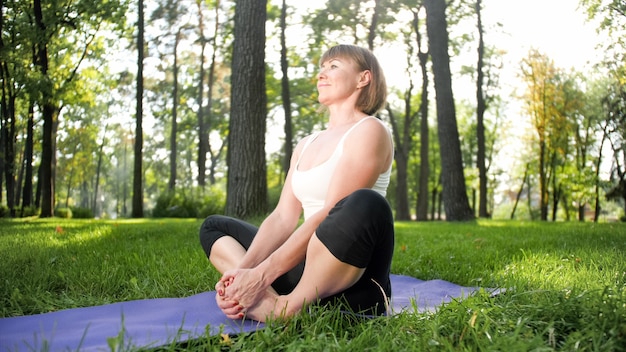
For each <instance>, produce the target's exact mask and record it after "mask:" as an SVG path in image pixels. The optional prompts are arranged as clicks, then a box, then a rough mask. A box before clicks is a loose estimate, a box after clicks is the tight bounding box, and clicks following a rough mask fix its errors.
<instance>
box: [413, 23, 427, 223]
mask: <svg viewBox="0 0 626 352" xmlns="http://www.w3.org/2000/svg"><path fill="white" fill-rule="evenodd" d="M413 27H414V28H413V29H414V31H415V34H416V36H417V47H418V50H419V52H418V54H417V57H418V59H419V63H420V68H421V71H422V95H421V102H420V111H419V113H420V171H419V180H418V182H419V185H418V191H417V204H416V207H415V218H416V220H417V221H426V220H428V178H429V176H430V160H429V159H430V158H429V153H428V149H429V147H430V146H429V144H430V131H429V127H428V85H429V79H428V68H427V64H428V57H429V55H430V54H429V53H428V52H422V51H421V48H422V34H421V33H420V31H419V13H418V12H413Z"/></svg>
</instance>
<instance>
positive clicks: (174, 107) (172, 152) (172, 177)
mask: <svg viewBox="0 0 626 352" xmlns="http://www.w3.org/2000/svg"><path fill="white" fill-rule="evenodd" d="M180 32H181V29H180V28H179V29H178V31H177V32H176V39H175V40H174V67H173V71H174V77H173V79H174V82H173V84H174V88H173V90H172V129H171V131H170V180H169V183H168V189H169V190H170V191H174V189H175V188H176V157H177V156H178V150H177V145H176V134H177V133H178V121H176V119H177V118H178V43H180Z"/></svg>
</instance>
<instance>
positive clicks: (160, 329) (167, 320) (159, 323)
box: [0, 275, 479, 352]
mask: <svg viewBox="0 0 626 352" xmlns="http://www.w3.org/2000/svg"><path fill="white" fill-rule="evenodd" d="M391 286H392V297H391V310H392V314H395V313H399V312H401V311H405V310H408V311H411V312H415V309H417V311H418V312H425V311H434V310H436V308H437V306H439V305H441V304H443V303H446V302H449V301H450V300H452V299H459V298H462V297H466V296H468V295H470V294H472V293H474V292H475V291H477V290H478V289H479V288H476V287H463V286H459V285H455V284H452V283H450V282H447V281H443V280H430V281H422V280H419V279H415V278H412V277H409V276H401V275H392V276H391ZM263 326H264V325H263V324H262V323H258V322H255V321H251V320H245V321H233V320H230V319H228V318H226V317H225V316H224V315H223V314H222V312H221V311H220V310H219V308H218V307H217V304H216V303H215V291H210V292H204V293H200V294H197V295H194V296H189V297H184V298H158V299H144V300H137V301H128V302H120V303H113V304H107V305H103V306H95V307H85V308H74V309H67V310H61V311H57V312H51V313H44V314H36V315H28V316H20V317H11V318H2V319H0V351H2V352H4V351H40V350H48V351H60V350H72V351H76V350H80V351H108V350H110V348H109V342H108V341H109V339H113V343H114V345H115V346H119V343H120V342H119V341H120V340H119V339H118V340H115V339H116V338H118V337H120V336H123V341H122V346H124V347H158V346H163V345H167V344H169V343H172V342H182V341H188V340H190V339H194V338H198V337H202V336H207V335H216V334H219V333H220V332H223V333H228V334H237V333H241V332H250V331H254V330H257V329H260V328H262V327H263Z"/></svg>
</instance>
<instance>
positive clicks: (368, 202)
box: [346, 188, 393, 218]
mask: <svg viewBox="0 0 626 352" xmlns="http://www.w3.org/2000/svg"><path fill="white" fill-rule="evenodd" d="M346 200H347V202H348V204H349V205H348V206H349V207H353V209H355V210H360V211H359V212H360V213H361V215H362V216H363V217H365V218H372V217H381V216H382V217H385V216H391V217H393V215H391V207H390V206H389V202H387V199H385V197H383V196H382V195H381V194H380V193H378V192H376V191H374V190H371V189H368V188H362V189H359V190H356V191H354V192H353V193H352V194H350V195H349V196H348V198H347V199H346Z"/></svg>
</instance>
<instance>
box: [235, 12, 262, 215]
mask: <svg viewBox="0 0 626 352" xmlns="http://www.w3.org/2000/svg"><path fill="white" fill-rule="evenodd" d="M266 6H267V1H248V0H237V1H236V2H235V29H234V32H235V33H234V35H235V37H234V42H233V61H232V77H231V81H232V86H231V87H232V88H231V89H232V94H231V99H232V101H231V116H230V124H229V127H230V132H229V134H228V146H229V147H228V156H227V161H228V184H227V197H226V213H227V214H228V215H231V216H236V217H240V218H249V217H252V216H257V215H261V214H264V213H265V212H266V211H267V173H266V164H265V129H266V124H265V122H266V121H265V119H266V115H267V96H266V92H265V20H266V17H267V9H266Z"/></svg>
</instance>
